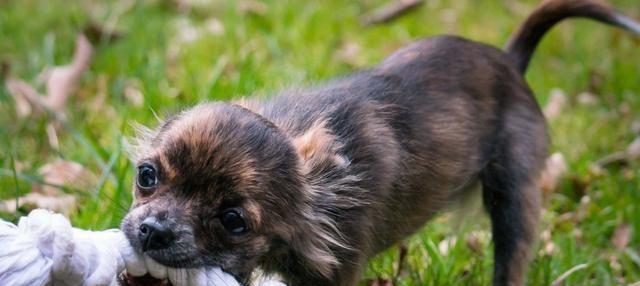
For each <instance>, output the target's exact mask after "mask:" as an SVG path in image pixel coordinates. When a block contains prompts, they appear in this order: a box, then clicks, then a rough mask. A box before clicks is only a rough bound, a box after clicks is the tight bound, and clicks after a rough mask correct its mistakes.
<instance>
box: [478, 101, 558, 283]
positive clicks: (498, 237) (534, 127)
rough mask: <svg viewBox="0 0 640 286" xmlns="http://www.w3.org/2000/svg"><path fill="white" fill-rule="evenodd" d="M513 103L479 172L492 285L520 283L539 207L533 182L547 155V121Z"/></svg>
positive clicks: (505, 113)
mask: <svg viewBox="0 0 640 286" xmlns="http://www.w3.org/2000/svg"><path fill="white" fill-rule="evenodd" d="M515 105H517V106H509V107H507V108H506V109H505V110H507V111H505V112H504V114H503V116H504V117H503V120H502V122H503V124H502V126H501V127H500V129H499V131H498V136H497V138H496V139H497V141H496V144H495V146H494V148H493V153H492V157H491V161H490V163H489V164H488V165H487V166H486V167H485V169H484V170H483V171H482V173H481V181H482V186H483V200H484V205H485V208H486V209H487V211H488V213H489V215H490V218H491V224H492V232H493V243H494V277H493V280H494V281H493V285H494V286H518V285H523V283H524V276H525V269H526V266H527V262H528V260H529V254H530V252H531V248H532V246H533V243H534V241H535V237H536V233H537V225H538V217H539V211H540V194H539V192H538V188H537V186H536V181H537V179H538V174H539V172H540V169H541V168H542V166H543V164H544V161H545V157H546V147H547V135H546V125H545V123H544V119H543V118H542V116H541V115H539V110H538V109H537V108H534V109H531V107H530V106H529V107H526V105H527V104H515Z"/></svg>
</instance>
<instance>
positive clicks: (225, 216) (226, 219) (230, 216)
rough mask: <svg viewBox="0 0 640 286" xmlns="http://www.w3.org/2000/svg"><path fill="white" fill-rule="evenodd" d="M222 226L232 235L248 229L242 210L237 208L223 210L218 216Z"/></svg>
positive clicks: (242, 232)
mask: <svg viewBox="0 0 640 286" xmlns="http://www.w3.org/2000/svg"><path fill="white" fill-rule="evenodd" d="M220 222H221V223H222V226H224V228H225V229H226V230H227V231H228V232H229V233H231V234H233V235H241V234H244V233H246V232H247V231H249V227H247V223H246V222H245V220H244V218H243V217H242V212H241V211H239V210H237V209H229V210H225V211H224V212H223V213H222V215H221V216H220Z"/></svg>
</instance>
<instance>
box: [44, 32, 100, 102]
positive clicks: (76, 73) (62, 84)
mask: <svg viewBox="0 0 640 286" xmlns="http://www.w3.org/2000/svg"><path fill="white" fill-rule="evenodd" d="M92 54H93V47H92V46H91V43H90V42H89V40H88V39H87V37H85V36H84V35H83V34H80V35H78V36H77V38H76V49H75V51H74V53H73V60H72V61H71V63H70V64H68V65H65V66H57V67H54V68H53V69H51V71H50V73H49V76H48V79H47V96H46V99H45V104H46V105H47V107H49V108H50V109H51V110H53V111H55V112H62V111H63V108H64V106H65V103H66V102H67V99H68V98H69V95H70V94H71V93H72V92H73V91H74V90H75V88H76V86H77V84H78V81H79V79H80V76H81V75H82V74H83V73H84V72H85V71H86V70H87V69H88V68H89V64H90V62H91V56H92Z"/></svg>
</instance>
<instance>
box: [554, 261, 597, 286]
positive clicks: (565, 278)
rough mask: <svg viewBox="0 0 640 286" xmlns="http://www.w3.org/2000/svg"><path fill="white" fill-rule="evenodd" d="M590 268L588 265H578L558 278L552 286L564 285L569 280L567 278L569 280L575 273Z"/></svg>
mask: <svg viewBox="0 0 640 286" xmlns="http://www.w3.org/2000/svg"><path fill="white" fill-rule="evenodd" d="M588 266H589V265H588V264H586V263H584V264H578V265H576V266H574V267H572V268H571V269H569V270H567V271H566V272H564V273H562V275H560V276H559V277H558V278H556V280H554V281H553V282H552V283H551V286H560V285H563V284H562V283H563V282H564V281H565V280H567V278H568V277H569V276H571V274H573V273H575V272H577V271H580V270H583V269H586V268H587V267H588Z"/></svg>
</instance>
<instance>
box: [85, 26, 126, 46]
mask: <svg viewBox="0 0 640 286" xmlns="http://www.w3.org/2000/svg"><path fill="white" fill-rule="evenodd" d="M83 34H84V35H85V36H87V39H88V40H89V42H90V43H92V44H94V45H97V44H98V43H100V42H102V41H106V42H115V41H117V40H119V39H121V38H122V33H121V32H118V31H115V30H113V28H111V27H105V26H104V25H102V24H98V23H95V22H91V23H89V24H88V25H87V26H86V27H85V28H84V30H83Z"/></svg>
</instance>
